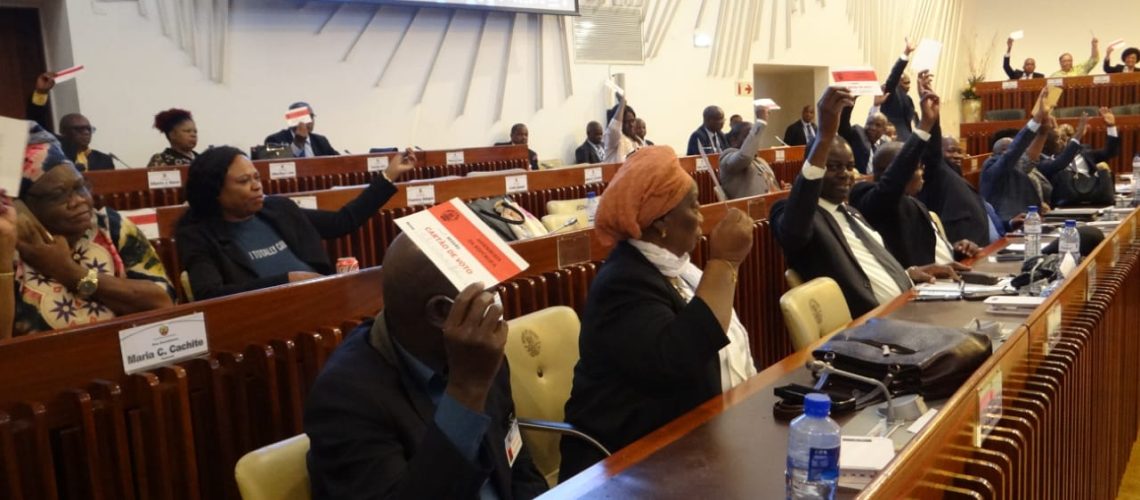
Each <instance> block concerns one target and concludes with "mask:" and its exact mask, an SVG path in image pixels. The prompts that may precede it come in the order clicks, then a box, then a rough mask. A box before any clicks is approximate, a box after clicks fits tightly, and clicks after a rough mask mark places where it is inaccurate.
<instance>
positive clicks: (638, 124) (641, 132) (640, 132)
mask: <svg viewBox="0 0 1140 500" xmlns="http://www.w3.org/2000/svg"><path fill="white" fill-rule="evenodd" d="M648 132H649V130H648V128H647V127H646V126H645V120H642V119H641V118H638V119H636V120H634V121H633V135H636V136H637V137H638V138H639V139H641V143H642V144H644V145H646V146H655V144H653V141H651V140H649V139H646V138H645V134H647V133H648Z"/></svg>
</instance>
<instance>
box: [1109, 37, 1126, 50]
mask: <svg viewBox="0 0 1140 500" xmlns="http://www.w3.org/2000/svg"><path fill="white" fill-rule="evenodd" d="M1121 45H1124V39H1123V38H1117V39H1116V40H1113V41H1112V43H1110V44H1108V48H1110V49H1111V48H1113V47H1119V46H1121Z"/></svg>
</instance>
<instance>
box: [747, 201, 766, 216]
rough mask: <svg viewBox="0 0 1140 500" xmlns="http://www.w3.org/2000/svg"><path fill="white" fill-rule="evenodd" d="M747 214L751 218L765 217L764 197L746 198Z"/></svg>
mask: <svg viewBox="0 0 1140 500" xmlns="http://www.w3.org/2000/svg"><path fill="white" fill-rule="evenodd" d="M748 216H749V217H752V220H761V219H767V218H768V200H766V199H764V198H757V199H755V200H748Z"/></svg>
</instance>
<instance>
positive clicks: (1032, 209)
mask: <svg viewBox="0 0 1140 500" xmlns="http://www.w3.org/2000/svg"><path fill="white" fill-rule="evenodd" d="M1029 211H1030V212H1037V205H1029Z"/></svg>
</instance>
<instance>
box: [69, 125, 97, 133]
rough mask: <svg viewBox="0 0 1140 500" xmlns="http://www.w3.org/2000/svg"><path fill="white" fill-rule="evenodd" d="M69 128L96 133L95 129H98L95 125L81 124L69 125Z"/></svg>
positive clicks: (80, 131)
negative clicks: (76, 125)
mask: <svg viewBox="0 0 1140 500" xmlns="http://www.w3.org/2000/svg"><path fill="white" fill-rule="evenodd" d="M67 128H68V129H69V130H72V131H74V132H79V133H81V134H94V133H95V130H96V129H95V127H92V126H91V125H80V126H78V127H67Z"/></svg>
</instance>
